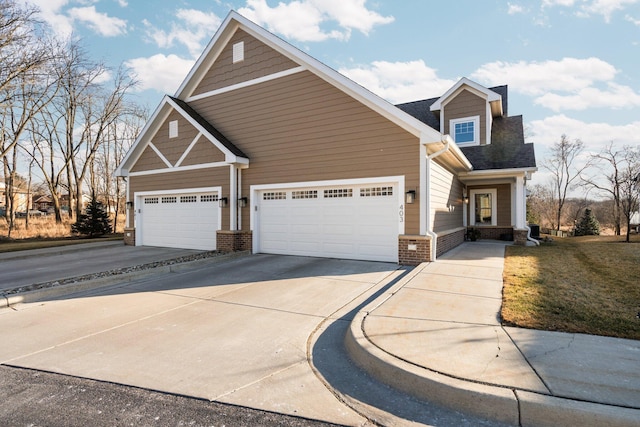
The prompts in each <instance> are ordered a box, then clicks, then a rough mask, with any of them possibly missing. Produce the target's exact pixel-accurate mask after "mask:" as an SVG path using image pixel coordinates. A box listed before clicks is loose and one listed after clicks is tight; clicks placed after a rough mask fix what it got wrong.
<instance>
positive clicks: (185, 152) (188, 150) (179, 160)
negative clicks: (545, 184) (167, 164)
mask: <svg viewBox="0 0 640 427" xmlns="http://www.w3.org/2000/svg"><path fill="white" fill-rule="evenodd" d="M201 136H202V132H198V134H197V135H196V137H195V138H193V141H191V144H189V146H188V147H187V149H186V150H184V153H182V156H180V158H179V159H178V161H177V162H176V165H175V167H177V168H178V167H180V165H181V164H182V162H183V161H184V159H185V158H186V157H187V156H188V155H189V153H190V152H191V149H192V148H193V147H194V146H195V145H196V143H197V142H198V140H199V139H200V137H201Z"/></svg>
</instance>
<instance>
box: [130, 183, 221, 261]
mask: <svg viewBox="0 0 640 427" xmlns="http://www.w3.org/2000/svg"><path fill="white" fill-rule="evenodd" d="M138 206H141V209H140V210H141V212H139V214H138V215H140V218H139V220H138V224H137V227H140V228H141V242H140V244H141V245H144V246H162V247H170V248H185V249H202V250H214V249H216V230H219V229H220V221H219V218H220V213H219V207H218V194H217V193H216V192H209V193H197V194H181V193H173V194H172V193H169V194H160V195H155V194H154V195H150V196H142V197H140V198H139V202H138Z"/></svg>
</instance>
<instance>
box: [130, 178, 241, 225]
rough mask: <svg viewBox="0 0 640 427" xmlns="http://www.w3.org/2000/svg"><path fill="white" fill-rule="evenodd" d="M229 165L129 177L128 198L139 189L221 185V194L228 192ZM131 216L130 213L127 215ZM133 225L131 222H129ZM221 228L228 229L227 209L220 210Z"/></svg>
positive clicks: (168, 189)
mask: <svg viewBox="0 0 640 427" xmlns="http://www.w3.org/2000/svg"><path fill="white" fill-rule="evenodd" d="M229 176H230V172H229V167H228V166H225V167H219V168H206V169H197V170H190V171H181V172H165V173H157V174H151V175H143V176H131V177H129V200H133V197H134V193H136V192H140V191H162V190H167V191H173V190H182V189H188V188H200V187H218V186H220V187H222V194H221V195H220V196H225V195H227V196H228V194H229ZM129 217H131V215H130V216H129ZM129 226H133V224H129ZM222 229H223V230H228V229H229V210H228V209H223V210H222Z"/></svg>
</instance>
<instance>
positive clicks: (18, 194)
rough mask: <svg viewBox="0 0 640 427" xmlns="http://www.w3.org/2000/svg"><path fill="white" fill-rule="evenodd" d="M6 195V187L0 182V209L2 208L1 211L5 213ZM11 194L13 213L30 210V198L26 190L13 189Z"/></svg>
mask: <svg viewBox="0 0 640 427" xmlns="http://www.w3.org/2000/svg"><path fill="white" fill-rule="evenodd" d="M6 193H7V186H6V184H5V183H4V182H3V181H0V208H2V211H6V209H7V206H6V200H7V199H6V195H7V194H6ZM13 193H14V203H15V207H14V212H16V213H17V212H26V211H27V210H28V209H31V201H32V196H31V194H29V192H28V191H27V190H26V189H24V188H21V187H18V188H17V189H15V188H14V190H13Z"/></svg>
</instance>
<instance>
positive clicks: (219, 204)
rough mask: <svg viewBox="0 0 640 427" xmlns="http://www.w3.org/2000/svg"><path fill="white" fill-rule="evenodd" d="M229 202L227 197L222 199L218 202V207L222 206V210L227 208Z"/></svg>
mask: <svg viewBox="0 0 640 427" xmlns="http://www.w3.org/2000/svg"><path fill="white" fill-rule="evenodd" d="M228 202H229V199H227V198H226V197H220V200H218V206H220V207H221V208H226V207H227V203H228Z"/></svg>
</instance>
